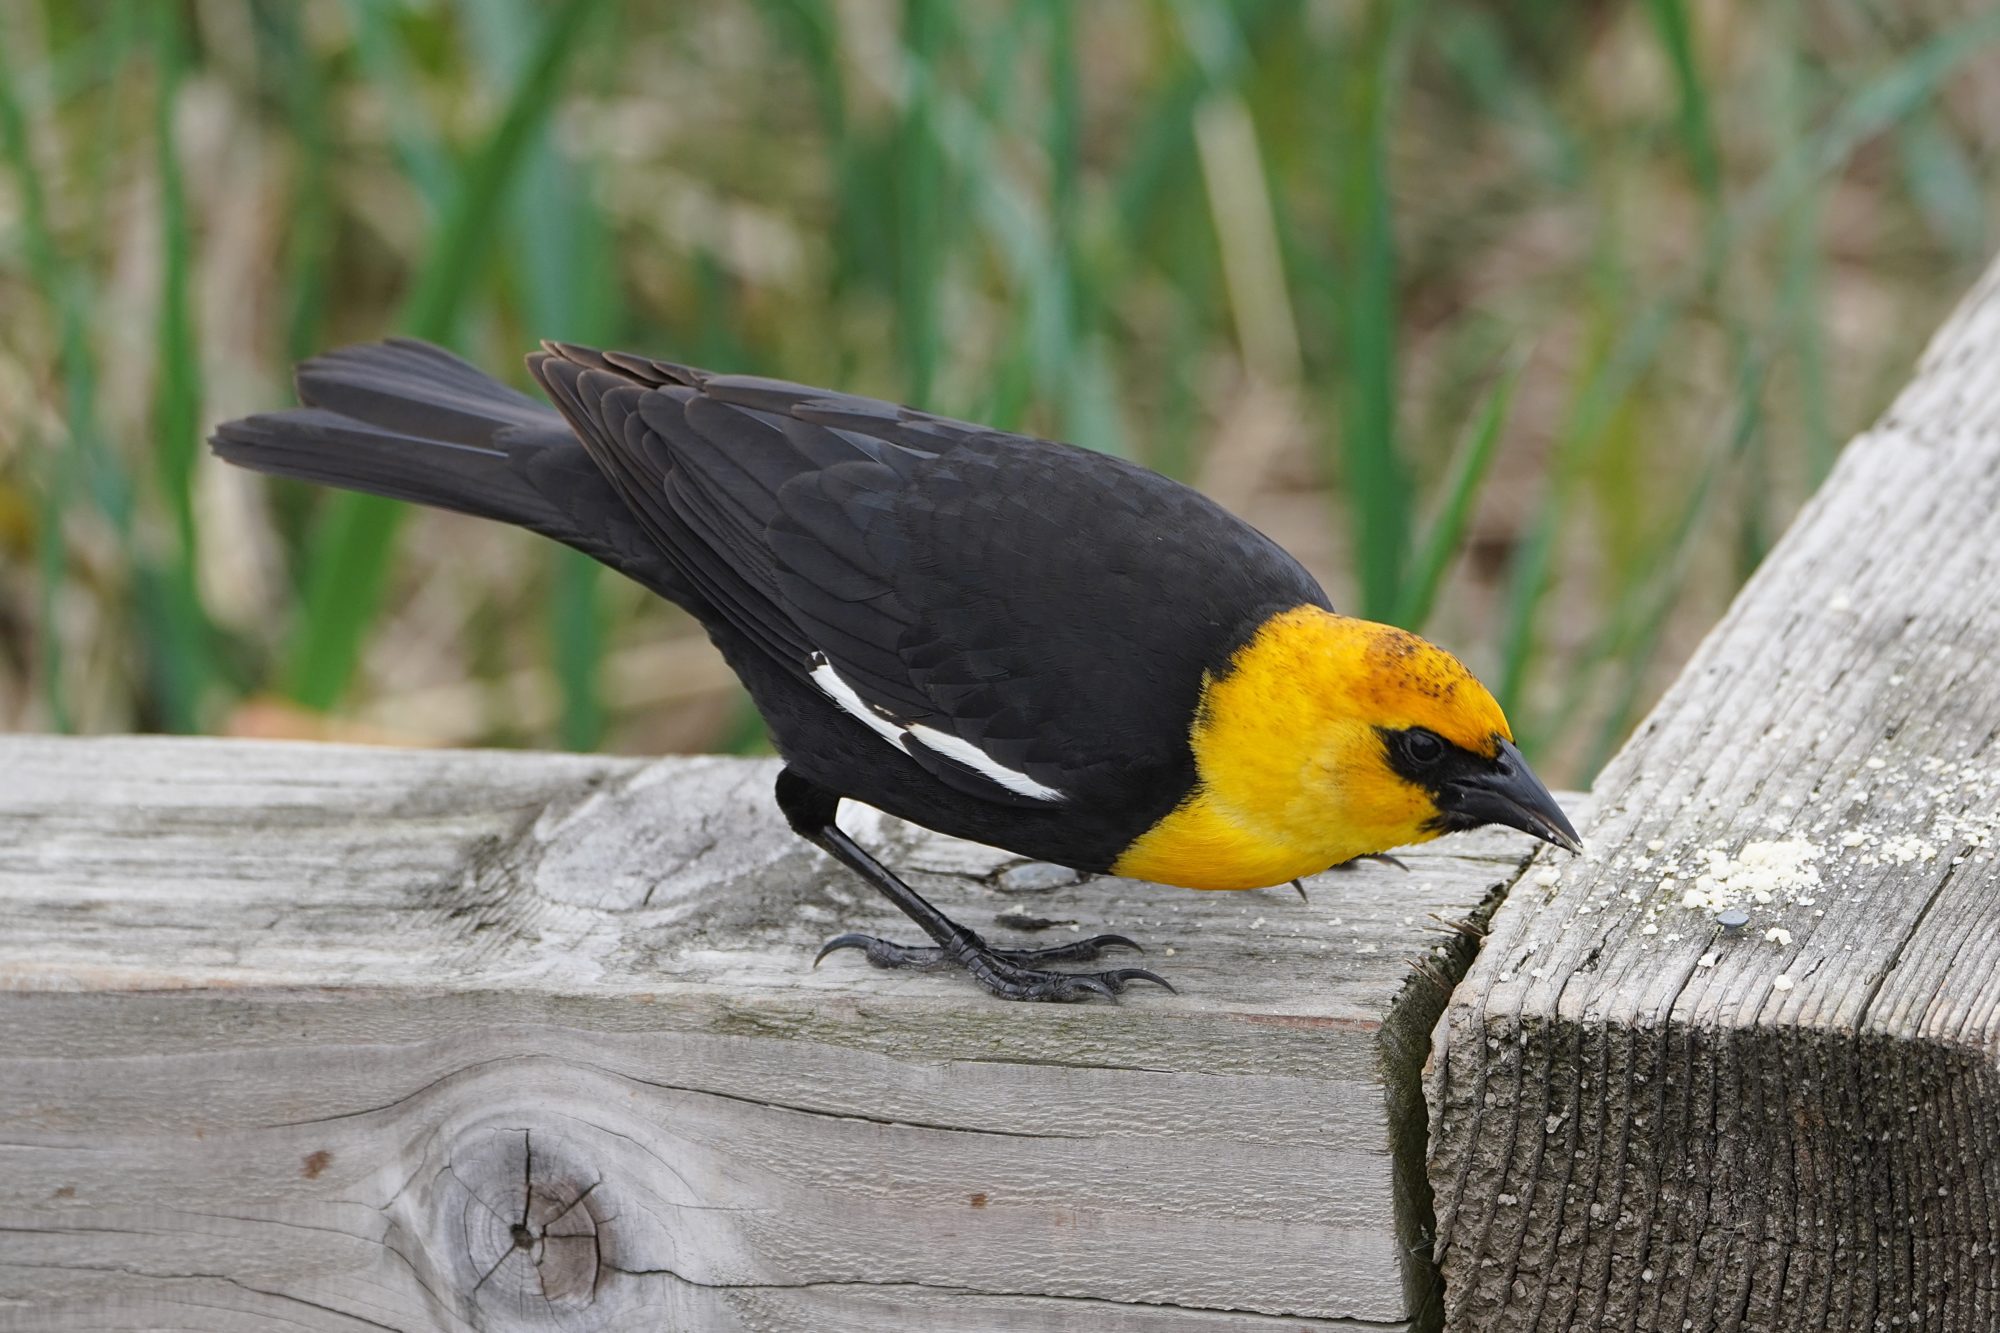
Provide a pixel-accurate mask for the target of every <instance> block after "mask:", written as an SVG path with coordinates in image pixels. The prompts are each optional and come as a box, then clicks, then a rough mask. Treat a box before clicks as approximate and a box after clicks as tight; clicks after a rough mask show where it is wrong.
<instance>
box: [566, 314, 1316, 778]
mask: <svg viewBox="0 0 2000 1333" xmlns="http://www.w3.org/2000/svg"><path fill="white" fill-rule="evenodd" d="M531 366H532V368H533V370H534V373H535V375H536V377H537V378H538V379H539V380H541V382H542V383H543V384H544V385H545V386H546V387H547V388H548V390H549V393H550V396H551V397H552V398H553V399H554V400H555V402H556V404H557V406H558V407H560V408H561V409H562V411H563V414H564V415H565V416H566V417H567V418H568V419H569V420H570V422H571V423H572V425H573V426H574V427H575V428H576V430H577V432H578V434H579V436H580V437H581V438H582V439H583V441H584V443H585V446H586V448H588V449H589V450H590V452H591V455H592V457H593V458H594V459H595V460H596V461H597V463H598V465H599V466H600V467H601V468H602V469H603V470H604V471H605V474H606V476H607V477H609V478H610V479H611V481H612V482H613V484H614V485H615V486H616V487H617V488H618V489H619V491H620V493H621V495H623V496H624V497H625V499H626V501H627V503H628V504H629V505H631V507H632V509H633V512H634V513H635V514H636V515H637V516H638V517H639V519H640V521H641V522H642V523H643V524H644V525H645V526H646V527H647V528H648V530H649V532H651V533H652V534H653V536H654V539H655V540H656V541H658V542H659V543H660V544H661V546H662V547H663V548H664V549H665V550H666V551H667V553H668V555H669V556H670V558H671V559H672V560H673V562H674V564H675V565H676V566H677V567H678V568H679V569H680V570H681V571H682V572H683V573H684V574H685V575H686V577H687V578H688V580H689V581H690V582H691V583H693V584H694V585H695V586H696V587H698V588H699V589H700V591H701V593H702V596H703V599H704V600H705V601H706V602H707V603H708V604H709V605H710V606H711V607H713V608H714V609H715V610H716V612H717V613H718V614H720V615H722V616H723V617H724V618H726V619H727V621H728V622H729V624H730V627H731V628H733V629H735V630H736V631H737V632H738V633H740V634H741V635H743V636H744V637H746V638H748V639H749V640H751V641H752V642H753V643H755V644H756V645H757V646H758V647H759V648H760V649H762V650H763V651H764V652H765V653H768V654H770V655H771V656H772V657H773V658H774V659H776V660H777V661H779V662H780V663H782V664H783V665H784V666H785V667H786V668H788V669H789V670H791V671H793V672H795V673H797V674H799V675H801V676H803V677H805V678H808V679H810V680H812V681H813V683H814V684H815V685H817V686H818V687H819V688H820V689H821V690H822V691H823V692H824V693H826V694H827V696H828V697H829V699H831V700H833V701H834V702H836V703H838V704H839V705H840V706H842V707H843V708H845V709H846V710H847V711H848V712H850V713H852V714H854V715H855V716H857V717H858V718H860V720H862V721H864V722H866V723H867V724H868V725H869V726H871V727H872V728H873V729H875V730H876V731H877V732H879V733H881V735H882V736H883V739H884V743H885V744H894V745H897V746H898V747H899V748H901V749H902V750H903V751H904V752H905V753H907V754H908V755H909V756H910V757H911V758H912V759H914V760H915V761H916V762H918V763H919V764H921V765H923V767H924V768H925V769H927V770H928V771H930V772H931V773H932V774H933V775H934V776H935V777H937V778H938V779H939V780H940V781H943V782H945V783H947V784H949V785H951V786H952V787H955V788H957V789H959V790H961V791H964V792H966V793H968V794H970V795H974V796H978V797H982V798H985V799H987V800H992V801H996V802H1004V803H1010V804H1017V805H1047V804H1053V803H1060V802H1064V801H1069V800H1076V801H1083V802H1090V801H1102V800H1115V799H1119V798H1120V797H1121V795H1122V794H1124V793H1125V792H1127V791H1128V790H1129V789H1130V788H1132V786H1133V785H1134V784H1135V783H1137V784H1144V783H1146V782H1148V781H1149V780H1150V779H1151V778H1152V777H1153V776H1155V775H1157V774H1160V773H1163V772H1167V771H1170V770H1172V771H1178V770H1179V769H1181V768H1184V766H1185V763H1186V757H1187V735H1186V728H1187V723H1188V721H1189V719H1190V717H1191V716H1192V713H1193V710H1194V707H1195V703H1196V701H1197V700H1198V698H1199V694H1200V688H1201V679H1202V673H1203V672H1204V671H1206V670H1210V669H1213V668H1215V667H1218V666H1220V665H1221V664H1222V663H1224V662H1226V661H1227V658H1228V656H1229V654H1230V653H1231V652H1232V651H1233V650H1234V649H1235V648H1236V647H1238V646H1240V645H1241V644H1242V643H1243V642H1244V641H1245V639H1246V638H1247V636H1248V634H1249V633H1250V632H1251V631H1253V630H1254V629H1255V627H1256V626H1257V625H1258V624H1260V623H1261V622H1262V621H1263V620H1264V619H1265V618H1267V617H1268V616H1269V615H1270V614H1271V613H1273V612H1274V611H1277V610H1280V609H1284V608H1287V607H1292V606H1297V605H1300V604H1302V603H1312V604H1316V605H1321V606H1324V605H1326V597H1325V594H1324V593H1323V592H1322V591H1321V589H1320V588H1319V586H1318V584H1317V583H1315V582H1314V581H1313V579H1312V578H1311V576H1310V575H1308V574H1307V573H1306V572H1305V570H1304V569H1303V568H1301V567H1300V566H1299V564H1298V563H1297V562H1296V561H1295V560H1293V559H1292V558H1291V557H1290V556H1289V555H1287V554H1286V553H1285V552H1284V551H1283V550H1282V549H1280V548H1279V547H1278V546H1277V545H1276V544H1274V543H1273V542H1271V541H1270V540H1269V539H1268V538H1266V537H1264V536H1263V535H1262V534H1261V533H1259V532H1257V531H1256V530H1255V529H1253V528H1251V527H1250V526H1249V525H1248V524H1245V523H1243V522H1242V521H1241V520H1239V519H1237V518H1235V517H1234V516H1232V515H1230V514H1229V513H1227V512H1226V511H1225V510H1223V509H1221V508H1220V507H1219V506H1217V505H1215V504H1214V503H1213V502H1212V501H1210V500H1208V499H1207V498H1205V497H1204V496H1202V495H1200V494H1199V493H1198V492H1195V491H1193V490H1190V489H1189V488H1187V487H1185V486H1182V485H1180V484H1178V483H1176V482H1173V481H1169V480H1168V479H1166V478H1165V477H1162V476H1160V475H1158V474H1157V473H1154V472H1150V471H1148V470H1146V469H1144V468H1140V467H1136V466H1133V465H1131V464H1129V463H1125V462H1122V461H1120V460H1117V459H1113V458H1109V457H1107V456H1104V455H1101V454H1094V453H1091V452H1088V451H1086V450H1081V449H1075V448H1072V447H1070V446H1068V445H1061V444H1055V443H1051V442H1049V441H1044V440H1035V439H1029V438H1027V437H1023V436H1017V435H1007V434H1002V433H999V432H994V431H989V430H985V429H982V428H980V427H977V426H972V425H969V424H967V423H964V422H955V421H949V420H945V419H943V418H938V417H931V416H928V415H925V414H922V413H917V412H913V411H911V410H909V409H906V408H898V407H895V406H893V405H890V404H887V403H883V402H878V401H875V400H872V399H862V398H854V397H849V396H843V395H837V394H832V393H828V392H826V391H825V390H820V389H812V388H808V387H806V386H803V385H796V384H789V383H785V382H782V381H774V380H766V379H758V378H753V377H748V376H726V375H712V374H708V373H706V372H703V371H699V370H694V369H691V368H688V367H683V366H676V365H672V364H669V363H665V362H658V361H651V360H647V359H643V358H638V357H631V356H625V355H622V354H616V353H601V352H596V351H592V350H590V349H585V348H576V347H569V346H558V345H552V346H551V347H550V349H549V351H548V352H546V353H544V354H541V355H539V356H537V357H535V358H532V359H531Z"/></svg>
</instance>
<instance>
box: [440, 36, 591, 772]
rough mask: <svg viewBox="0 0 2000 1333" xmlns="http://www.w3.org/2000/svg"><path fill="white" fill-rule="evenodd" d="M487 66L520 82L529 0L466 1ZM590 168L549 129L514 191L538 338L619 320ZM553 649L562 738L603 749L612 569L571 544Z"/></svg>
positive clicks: (576, 333) (573, 335)
mask: <svg viewBox="0 0 2000 1333" xmlns="http://www.w3.org/2000/svg"><path fill="white" fill-rule="evenodd" d="M460 10H461V12H462V13H463V14H464V15H465V17H466V21H467V24H468V26H469V27H470V28H471V30H472V33H473V35H474V37H475V39H476V43H477V46H478V49H479V52H480V55H481V60H482V64H483V65H484V66H485V67H486V68H488V69H490V70H496V71H504V72H506V73H507V74H508V75H510V76H515V77H518V75H519V73H520V71H522V70H523V69H525V68H526V66H527V64H528V62H529V61H530V59H532V57H533V54H534V53H533V51H532V49H531V48H530V47H529V46H528V45H527V43H526V40H525V35H526V34H528V33H531V32H532V31H533V25H532V23H531V19H532V17H533V15H532V12H531V10H530V7H529V6H528V4H527V3H525V0H460ZM589 186H590V182H589V181H588V179H587V178H586V175H585V172H584V171H583V169H582V168H581V167H580V166H579V165H578V164H577V163H575V162H572V161H570V160H569V159H567V158H566V157H564V156H563V155H562V154H560V153H559V152H558V151H557V149H556V146H555V141H554V136H553V135H552V134H551V133H550V132H549V127H548V125H547V124H546V123H544V124H543V125H541V126H539V127H538V128H537V129H536V131H535V134H534V141H533V143H532V144H530V145H529V147H528V149H527V150H526V157H525V160H524V161H523V163H522V166H521V170H520V172H519V173H518V176H517V179H516V180H515V182H514V186H513V188H512V190H511V192H510V198H509V200H508V205H507V221H508V249H509V252H510V253H511V255H512V257H513V259H514V267H515V269H516V271H517V272H518V274H519V277H520V286H521V296H522V305H523V308H524V309H525V311H526V314H527V319H528V322H529V324H530V326H531V327H532V330H533V332H534V334H535V335H536V336H537V337H549V338H562V339H567V340H571V341H575V342H582V343H590V344H602V343H606V342H609V341H611V340H612V338H613V337H614V335H615V333H616V327H617V323H618V319H619V316H620V300H619V291H618V283H617V274H616V272H615V271H614V269H613V267H612V256H613V255H614V254H615V253H616V246H615V242H614V238H613V236H612V234H611V228H610V225H609V224H608V222H607V221H606V220H605V218H604V217H603V215H602V214H601V213H600V212H599V210H598V208H597V206H596V204H595V202H594V200H593V197H592V193H591V190H590V188H589ZM547 559H548V570H549V599H548V612H547V614H548V620H547V631H548V649H549V660H550V666H551V668H552V669H553V671H554V674H555V678H556V686H557V690H558V692H559V694H560V697H561V701H562V706H561V712H560V715H559V717H558V719H557V737H558V740H559V741H560V743H561V744H562V745H563V746H564V747H565V748H566V749H571V750H595V749H597V748H598V747H599V746H600V745H602V744H603V742H604V734H605V731H606V728H607V726H608V720H609V719H608V715H607V710H606V707H605V703H604V696H603V691H602V688H601V685H602V675H603V668H604V656H605V653H606V651H607V648H608V636H607V634H606V626H605V621H604V617H605V608H604V590H603V574H604V567H603V566H602V565H600V564H598V563H597V562H596V561H594V560H592V559H590V557H588V556H586V555H584V554H582V553H581V552H579V551H573V550H570V549H569V548H568V547H562V546H552V547H550V548H549V550H548V555H547Z"/></svg>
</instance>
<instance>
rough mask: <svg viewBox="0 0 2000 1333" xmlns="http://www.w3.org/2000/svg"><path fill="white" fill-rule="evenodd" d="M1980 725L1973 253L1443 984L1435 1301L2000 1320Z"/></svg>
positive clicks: (1747, 1316)
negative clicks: (1733, 597)
mask: <svg viewBox="0 0 2000 1333" xmlns="http://www.w3.org/2000/svg"><path fill="white" fill-rule="evenodd" d="M1996 734H2000V269H1996V270H1995V272H1994V273H1992V274H1989V275H1988V277H1987V278H1986V280H1985V281H1984V282H1983V283H1982V284H1981V285H1980V286H1979V287H1978V288H1977V289H1976V290H1975V291H1974V292H1973V293H1972V294H1971V296H1970V297H1968V299H1967V300H1966V302H1965V304H1964V305H1963V307H1962V308H1961V309H1960V310H1959V312H1958V313H1957V314H1956V315H1955V316H1954V318H1953V319H1952V321H1951V322H1950V323H1949V324H1948V325H1947V327H1946V328H1945V329H1944V330H1943V331H1942V332H1941V333H1940V334H1939V335H1938V337H1937V339H1936V341H1935V343H1934V345H1933V346H1932V348H1931V350H1930V352H1929V353H1928V355H1927V356H1926V357H1925V359H1924V362H1923V364H1922V366H1921V368H1920V370H1919V373H1918V375H1917V377H1916V379H1915V381H1914V382H1913V383H1912V384H1911V385H1910V386H1909V388H1908V389H1907V391H1906V392H1905V393H1903V395H1902V396H1901V397H1900V398H1899V399H1898V400H1897V402H1896V404H1895V405H1894V407H1893V408H1892V409H1891V410H1890V411H1889V413H1888V414H1887V416H1886V417H1884V418H1883V420H1882V422H1881V423H1880V425H1878V426H1877V427H1876V428H1875V429H1874V430H1873V431H1871V432H1870V433H1868V434H1866V435H1864V436H1862V437H1861V438H1860V439H1858V440H1856V441H1855V442H1854V443H1853V444H1852V445H1851V446H1850V447H1849V448H1848V450H1847V452H1846V453H1845V454H1844V455H1843V457H1842V459H1841V461H1840V465H1839V467H1838V469H1837V471H1836V472H1835V474H1834V476H1833V477H1832V479H1831V480H1830V481H1829V482H1828V484H1827V486H1826V487H1825V489H1824V490H1823V491H1822V492H1821V494H1820V495H1819V496H1818V497H1817V498H1816V499H1815V500H1814V501H1813V502H1812V503H1811V504H1810V505H1809V506H1808V507H1807V509H1806V511H1805V513H1804V514H1803V515H1802V516H1801V517H1800V519H1799V521H1798V523H1797V525H1796V526H1795V527H1794V528H1793V529H1792V531H1791V532H1790V533H1789V534H1787V536H1786V537H1785V539H1784V541H1783V542H1782V543H1781V544H1780V545H1779V547H1778V548H1777V550H1776V551H1774V552H1773V554H1772V556H1771V558H1770V559H1769V561H1768V562H1767V563H1766V565H1765V567H1764V568H1763V569H1762V570H1761V571H1760V572H1759V573H1758V575H1757V576H1756V578H1755V579H1753V580H1752V581H1751V583H1750V585H1749V586H1748V587H1747V588H1746V589H1745V590H1744V592H1743V593H1742V595H1741V596H1740V598H1739V599H1738V601H1737V602H1736V604H1735V606H1734V607H1733V608H1732V609H1731V611H1730V613H1729V615H1728V617H1727V618H1726V619H1725V620H1724V621H1723V623H1722V624H1721V625H1720V626H1719V627H1718V628H1717V629H1716V630H1715V631H1714V632H1713V633H1712V634H1711V635H1710V636H1709V638H1708V640H1707V641H1706V642H1705V643H1704V644H1703V646H1702V648H1701V650H1700V652H1699V653H1698V654H1697V655H1696V657H1695V659H1694V660H1693V662H1692V663H1691V664H1690V665H1689V667H1688V669H1687V671H1686V672H1685V674H1684V675H1683V676H1682V677H1681V679H1680V681H1679V682H1678V683H1677V684H1676V685H1675V687H1674V688H1673V689H1672V690H1671V691H1670V692H1669V694H1668V695H1667V697H1666V698H1665V699H1664V700H1663V701H1662V702H1661V704H1660V705H1659V707H1658V709H1657V710H1656V711H1655V712H1654V713H1653V715H1652V717H1651V718H1650V719H1649V720H1648V721H1647V722H1646V724H1645V725H1644V726H1643V727H1642V728H1641V730H1640V731H1639V733H1638V735H1637V736H1636V737H1635V738H1634V739H1633V740H1632V742H1631V743H1630V744H1629V745H1628V746H1627V748H1626V749H1625V751H1624V752H1623V753H1622V754H1621V755H1620V756H1619V757H1618V758H1617V760H1616V761H1615V762H1614V763H1613V764H1612V765H1611V766H1610V767H1609V768H1607V769H1606V771H1605V772H1604V774H1603V775H1602V777H1601V778H1600V780H1599V782H1598V784H1597V787H1596V789H1595V792H1594V806H1595V809H1596V811H1597V815H1596V818H1595V819H1594V820H1593V821H1592V822H1591V823H1590V824H1589V825H1588V826H1587V827H1586V829H1585V833H1586V839H1587V841H1588V842H1589V844H1590V847H1591V853H1590V855H1589V857H1588V858H1586V859H1581V860H1578V861H1576V862H1573V863H1568V864H1564V863H1563V862H1562V861H1561V860H1559V859H1552V860H1549V861H1547V862H1546V863H1545V865H1546V868H1543V864H1542V863H1538V866H1537V868H1536V869H1534V870H1531V871H1530V872H1529V874H1528V875H1527V876H1526V877H1525V878H1524V880H1523V881H1522V883H1521V885H1520V886H1519V887H1517V888H1516V889H1515V890H1514V891H1513V893H1512V894H1511V895H1510V896H1509V897H1508V899H1507V901H1506V902H1505V904H1504V905H1503V906H1502V907H1501V908H1500V910H1499V911H1498V913H1497V915H1496V919H1495V921H1494V925H1493V933H1492V935H1491V937H1490V939H1489V940H1488V942H1487V944H1486V946H1485V948H1484V950H1483V952H1482V953H1481V955H1480V957H1479V959H1478V961H1477V963H1476V964H1475V966H1474V968H1473V970H1472V972H1471V974H1470V975H1469V977H1468V978H1467V980H1466V981H1465V982H1464V983H1463V984H1462V985H1461V986H1460V987H1459V988H1458V989H1457V991H1456V992H1455V993H1454V996H1453V998H1452V1001H1451V1003H1450V1006H1449V1009H1448V1011H1447V1013H1446V1015H1445V1017H1444V1019H1443V1020H1442V1023H1441V1025H1440V1029H1439V1034H1438V1042H1437V1046H1438V1050H1439V1052H1440V1055H1439V1058H1438V1059H1437V1060H1436V1062H1435V1064H1434V1067H1433V1069H1432V1070H1431V1071H1430V1075H1429V1078H1428V1081H1427V1085H1426V1086H1427V1093H1428V1095H1429V1100H1430V1104H1431V1107H1432V1114H1433V1124H1432V1130H1433V1133H1432V1149H1433V1154H1434V1156H1433V1160H1432V1163H1431V1177H1432V1181H1433V1184H1434V1185H1435V1187H1436V1191H1437V1198H1438V1214H1439V1228H1440V1230H1439V1247H1438V1249H1439V1254H1440V1257H1441V1261H1442V1267H1443V1273H1444V1278H1445V1284H1446V1304H1447V1311H1448V1326H1449V1327H1451V1328H1454V1329H1463V1330H1569V1329H1577V1328H1589V1329H1596V1328H1617V1329H1633V1330H1663V1331H1665V1333H1684V1331H1685V1330H1693V1329H1700V1330H1734V1329H1759V1330H1763V1329H1801V1330H1822V1329H1857V1330H1877V1329H1883V1330H1886V1329H1899V1328H1900V1329H1922V1330H1926V1333H1929V1331H1931V1330H1936V1331H1938V1333H1991V1331H1992V1330H1994V1329H1996V1328H2000V891H1996V890H2000V867H1996V864H1995V855H1996V853H1995V846H1996V844H1997V843H2000V747H1997V746H1996ZM1759 844H1762V846H1759ZM1715 854H1721V855H1722V856H1724V857H1726V858H1727V863H1726V864H1718V863H1716V862H1715V861H1714V859H1713V857H1714V855H1715ZM1746 863H1747V864H1746ZM1718 870H1719V871H1721V872H1723V876H1724V877H1725V878H1722V879H1721V881H1720V882H1716V881H1717V880H1718V876H1717V874H1716V872H1717V871H1718ZM1703 875H1707V876H1708V877H1709V882H1706V883H1705V882H1704V881H1703V879H1702V876H1703ZM1759 890H1761V891H1762V896H1761V897H1760V893H1759ZM1690 891H1693V893H1694V894H1695V895H1696V896H1697V897H1706V898H1708V899H1709V900H1710V901H1712V902H1732V903H1737V904H1740V905H1741V906H1743V908H1744V909H1745V910H1746V911H1747V912H1748V914H1749V916H1750V922H1749V924H1748V925H1747V926H1745V927H1743V928H1741V929H1740V930H1737V931H1734V932H1730V931H1725V930H1722V929H1721V928H1719V926H1718V925H1717V923H1716V921H1715V919H1714V912H1713V910H1712V909H1711V907H1710V906H1708V905H1693V906H1684V905H1683V904H1684V902H1686V901H1687V897H1688V895H1689V893H1690Z"/></svg>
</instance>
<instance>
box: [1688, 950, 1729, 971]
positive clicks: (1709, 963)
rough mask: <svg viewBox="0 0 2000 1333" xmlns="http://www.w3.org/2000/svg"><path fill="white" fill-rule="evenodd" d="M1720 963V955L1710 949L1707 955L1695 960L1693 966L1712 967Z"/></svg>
mask: <svg viewBox="0 0 2000 1333" xmlns="http://www.w3.org/2000/svg"><path fill="white" fill-rule="evenodd" d="M1721 961H1722V955H1721V954H1719V953H1717V952H1716V951H1715V950H1713V949H1710V950H1709V951H1708V952H1707V953H1705V954H1703V955H1702V956H1701V957H1699V958H1697V959H1695V960H1694V965H1695V966H1696V967H1714V966H1715V965H1716V964H1717V963H1719V962H1721Z"/></svg>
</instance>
